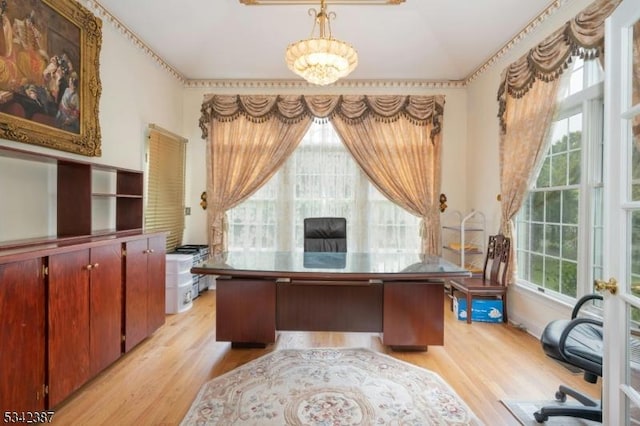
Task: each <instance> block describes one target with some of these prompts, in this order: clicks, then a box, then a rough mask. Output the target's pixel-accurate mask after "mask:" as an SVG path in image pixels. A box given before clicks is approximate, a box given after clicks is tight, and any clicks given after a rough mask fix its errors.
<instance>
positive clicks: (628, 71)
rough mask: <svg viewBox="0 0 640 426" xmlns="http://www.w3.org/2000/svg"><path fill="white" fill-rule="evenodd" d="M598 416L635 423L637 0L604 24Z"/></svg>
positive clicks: (638, 416) (639, 146)
mask: <svg viewBox="0 0 640 426" xmlns="http://www.w3.org/2000/svg"><path fill="white" fill-rule="evenodd" d="M605 40H606V46H605V56H606V64H605V143H604V146H605V148H604V149H605V152H604V161H605V163H604V164H605V165H604V172H605V176H604V206H605V213H604V214H605V241H604V254H605V256H604V259H605V262H604V263H605V264H604V271H605V276H607V277H612V278H610V279H609V281H607V282H600V283H597V285H596V287H597V288H599V289H600V290H601V291H603V295H604V323H605V325H604V345H605V350H604V368H603V388H602V397H603V407H604V413H603V414H604V418H603V424H606V425H637V424H640V0H623V1H622V2H621V3H620V5H619V6H618V8H617V9H616V10H615V11H614V12H613V14H612V15H611V17H609V18H608V19H607V21H606V27H605Z"/></svg>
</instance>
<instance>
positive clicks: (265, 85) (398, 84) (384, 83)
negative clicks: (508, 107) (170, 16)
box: [184, 80, 465, 89]
mask: <svg viewBox="0 0 640 426" xmlns="http://www.w3.org/2000/svg"><path fill="white" fill-rule="evenodd" d="M184 86H185V87H186V88H192V89H194V88H210V89H308V88H313V89H318V86H316V85H314V84H310V83H307V82H306V81H304V80H186V81H185V82H184ZM326 87H327V88H334V87H344V88H376V89H380V88H395V89H460V88H463V87H465V82H464V81H462V80H442V81H435V80H404V81H403V80H339V81H337V82H335V83H333V84H331V85H329V86H326Z"/></svg>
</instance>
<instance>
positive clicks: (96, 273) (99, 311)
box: [48, 243, 122, 406]
mask: <svg viewBox="0 0 640 426" xmlns="http://www.w3.org/2000/svg"><path fill="white" fill-rule="evenodd" d="M121 271H122V269H121V245H120V244H119V243H112V244H108V245H101V246H97V247H92V248H90V249H83V250H75V251H71V252H67V253H61V254H55V255H52V256H50V257H49V299H48V302H49V318H48V343H49V405H50V406H55V405H57V404H58V403H59V402H61V401H62V400H64V399H65V398H66V397H67V396H68V395H69V394H71V393H72V392H73V391H75V390H76V389H78V388H79V387H80V386H82V385H83V384H84V383H85V382H86V381H87V380H89V379H90V378H91V377H93V376H95V375H96V374H97V373H98V372H100V371H101V370H102V369H104V368H105V367H107V366H108V365H110V364H111V363H112V362H113V361H115V360H116V359H118V358H119V357H120V353H121V332H122V325H121V324H122V274H121Z"/></svg>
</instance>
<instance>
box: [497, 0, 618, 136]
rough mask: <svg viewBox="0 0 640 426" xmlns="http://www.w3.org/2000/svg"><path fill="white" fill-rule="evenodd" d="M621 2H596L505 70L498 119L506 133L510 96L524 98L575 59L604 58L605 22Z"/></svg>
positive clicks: (612, 0) (499, 96)
mask: <svg viewBox="0 0 640 426" xmlns="http://www.w3.org/2000/svg"><path fill="white" fill-rule="evenodd" d="M620 1H621V0H598V1H595V2H594V3H592V4H591V5H590V6H589V7H587V8H586V9H585V10H583V11H582V12H581V13H579V14H578V15H577V16H576V17H575V18H573V19H571V20H570V21H568V22H566V23H565V25H563V26H562V27H561V28H560V29H558V30H557V31H555V32H554V33H553V34H551V35H550V36H549V37H547V38H546V39H545V40H544V41H543V42H541V43H540V44H538V45H537V46H536V47H534V48H533V49H531V50H529V52H528V53H527V54H525V55H524V56H522V57H521V58H520V59H518V60H517V61H515V62H514V63H512V64H511V65H509V66H508V67H507V68H506V69H505V71H504V72H503V74H502V81H501V83H500V87H499V89H498V102H499V112H498V116H499V118H500V127H501V130H502V132H504V131H505V130H506V123H505V118H504V116H505V109H506V96H507V94H508V95H510V96H512V97H514V98H521V97H523V96H524V95H525V94H526V93H527V92H528V91H529V89H530V88H531V87H532V86H533V83H534V82H535V81H536V80H542V81H547V82H548V81H553V80H556V79H557V78H558V77H559V76H560V75H561V74H562V72H563V71H564V70H565V69H567V68H568V67H569V64H570V63H571V58H572V57H573V56H579V57H581V58H584V59H594V58H597V57H599V56H601V54H602V53H603V49H604V20H605V19H606V18H607V17H608V16H609V15H610V14H611V12H613V10H614V9H615V8H616V6H617V5H618V4H619V3H620Z"/></svg>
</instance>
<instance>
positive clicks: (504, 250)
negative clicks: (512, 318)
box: [449, 234, 511, 324]
mask: <svg viewBox="0 0 640 426" xmlns="http://www.w3.org/2000/svg"><path fill="white" fill-rule="evenodd" d="M510 253H511V240H510V239H509V238H506V237H505V236H504V235H501V234H498V235H490V236H489V245H488V247H487V256H486V257H485V260H484V268H483V272H482V276H481V277H472V278H459V279H453V280H450V281H449V284H450V288H451V296H452V299H451V307H452V309H453V293H454V291H458V292H460V293H463V294H464V295H465V296H466V298H467V323H469V324H470V323H471V312H472V306H473V305H472V302H473V298H474V297H486V296H493V297H498V298H500V299H502V310H503V314H502V320H503V322H507V269H508V267H509V256H510Z"/></svg>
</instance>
